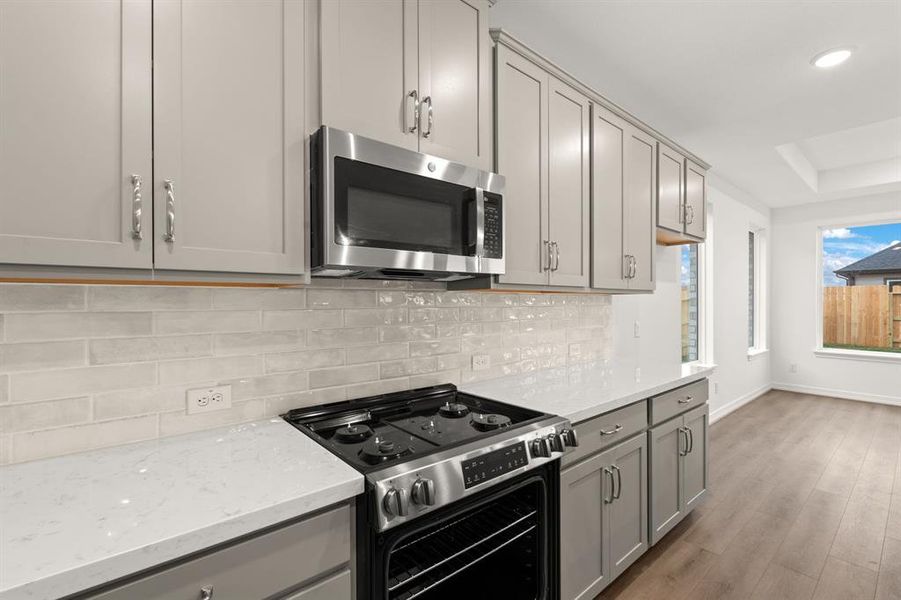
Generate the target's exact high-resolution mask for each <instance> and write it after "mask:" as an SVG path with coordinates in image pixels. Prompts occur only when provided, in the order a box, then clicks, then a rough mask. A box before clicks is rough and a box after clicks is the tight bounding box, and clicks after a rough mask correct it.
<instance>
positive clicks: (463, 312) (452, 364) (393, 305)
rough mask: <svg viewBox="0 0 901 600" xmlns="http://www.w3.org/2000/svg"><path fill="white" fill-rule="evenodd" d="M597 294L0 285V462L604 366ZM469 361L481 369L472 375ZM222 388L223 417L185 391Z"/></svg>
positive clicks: (414, 286) (605, 330)
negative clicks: (445, 387) (190, 400)
mask: <svg viewBox="0 0 901 600" xmlns="http://www.w3.org/2000/svg"><path fill="white" fill-rule="evenodd" d="M611 310H612V308H611V305H610V297H609V296H602V295H587V294H506V293H496V292H486V293H480V292H455V291H447V290H445V289H444V286H443V285H441V284H425V283H406V282H393V281H392V282H378V281H372V282H365V281H350V282H343V283H342V282H331V281H326V282H316V283H314V284H313V285H310V286H306V287H304V288H299V289H261V288H202V287H162V286H79V285H27V284H21V285H20V284H0V463H11V462H21V461H27V460H33V459H37V458H43V457H49V456H57V455H62V454H68V453H71V452H77V451H80V450H86V449H89V448H96V447H102V446H111V445H116V444H123V443H127V442H133V441H139V440H146V439H153V438H157V437H164V436H169V435H176V434H179V433H185V432H189V431H196V430H200V429H207V428H212V427H217V426H221V425H227V424H231V423H239V422H243V421H250V420H254V419H259V418H263V417H267V416H273V415H277V414H279V413H282V412H284V411H286V410H288V409H290V408H295V407H298V406H306V405H311V404H320V403H325V402H332V401H337V400H344V399H346V398H355V397H361V396H367V395H372V394H378V393H383V392H390V391H394V390H400V389H405V388H410V387H418V386H426V385H432V384H436V383H446V382H452V383H459V382H461V381H462V382H465V381H472V380H475V379H485V378H494V377H501V376H503V375H506V374H511V373H517V372H522V371H529V370H534V369H537V368H542V367H549V366H557V365H563V364H567V363H575V362H585V361H591V360H597V359H599V358H608V357H609V356H610V353H611V351H612V345H613V340H612V331H613V327H612V324H611V318H612V315H611ZM473 354H487V355H488V356H489V357H490V362H491V366H490V367H489V368H487V369H484V370H480V371H473V370H472V366H471V365H472V356H473ZM212 384H231V386H232V407H231V408H230V409H226V410H222V411H217V412H212V413H207V414H198V415H187V414H186V411H185V391H186V390H188V389H192V388H196V387H203V386H207V385H212Z"/></svg>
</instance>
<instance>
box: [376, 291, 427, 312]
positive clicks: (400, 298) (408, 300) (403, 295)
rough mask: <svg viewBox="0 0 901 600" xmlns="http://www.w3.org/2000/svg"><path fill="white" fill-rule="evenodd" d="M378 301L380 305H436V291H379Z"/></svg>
mask: <svg viewBox="0 0 901 600" xmlns="http://www.w3.org/2000/svg"><path fill="white" fill-rule="evenodd" d="M378 301H379V305H380V306H409V307H411V308H412V307H421V306H434V305H435V292H422V291H409V292H395V291H391V292H379V294H378Z"/></svg>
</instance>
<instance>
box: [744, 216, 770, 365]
mask: <svg viewBox="0 0 901 600" xmlns="http://www.w3.org/2000/svg"><path fill="white" fill-rule="evenodd" d="M748 234H754V256H753V257H751V256H750V248H748V253H749V256H748V265H749V267H750V265H752V264H753V267H754V277H753V284H754V294H753V298H749V301H748V319H749V320H750V318H751V309H752V308H753V311H754V331H753V335H754V343H753V344H748V345H747V354H748V360H752V359H754V358H756V357H758V356H761V355H764V354H766V353H767V352H769V335H768V334H769V328H768V322H769V290H768V287H767V281H768V277H767V275H768V272H769V235H768V231H767V229H766V227H764V226H763V225H759V224H757V223H753V222H752V223H749V224H748ZM749 245H750V243H749ZM751 281H752V279H751V276H750V273H749V274H748V285H750V284H751ZM748 341H750V340H748Z"/></svg>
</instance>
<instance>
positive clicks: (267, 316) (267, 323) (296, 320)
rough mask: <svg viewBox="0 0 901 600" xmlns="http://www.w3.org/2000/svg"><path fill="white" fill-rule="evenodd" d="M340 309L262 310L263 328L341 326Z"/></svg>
mask: <svg viewBox="0 0 901 600" xmlns="http://www.w3.org/2000/svg"><path fill="white" fill-rule="evenodd" d="M342 324H343V320H342V316H341V311H340V310H273V311H265V312H263V329H264V330H266V331H273V330H285V329H321V328H325V327H341V325H342Z"/></svg>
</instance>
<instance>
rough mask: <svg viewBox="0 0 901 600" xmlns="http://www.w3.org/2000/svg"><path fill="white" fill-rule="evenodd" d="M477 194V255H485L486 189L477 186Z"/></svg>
mask: <svg viewBox="0 0 901 600" xmlns="http://www.w3.org/2000/svg"><path fill="white" fill-rule="evenodd" d="M475 195H476V256H477V257H479V258H481V257H483V256H484V255H485V190H484V189H483V188H480V187H477V188H475Z"/></svg>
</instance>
